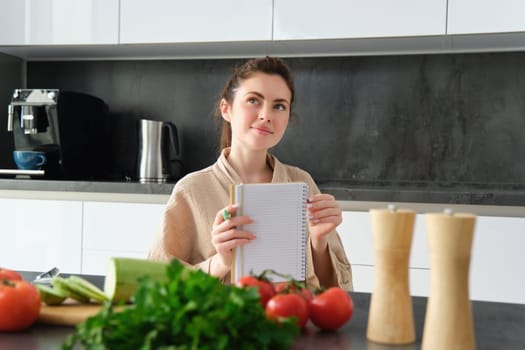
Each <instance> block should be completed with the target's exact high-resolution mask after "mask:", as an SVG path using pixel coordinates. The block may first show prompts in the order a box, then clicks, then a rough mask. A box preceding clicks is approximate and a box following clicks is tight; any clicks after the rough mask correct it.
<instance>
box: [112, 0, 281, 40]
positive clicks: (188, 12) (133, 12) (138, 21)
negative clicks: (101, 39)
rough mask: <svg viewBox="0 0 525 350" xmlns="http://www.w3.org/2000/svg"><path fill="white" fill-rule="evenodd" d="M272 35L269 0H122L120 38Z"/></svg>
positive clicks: (251, 37) (253, 37)
mask: <svg viewBox="0 0 525 350" xmlns="http://www.w3.org/2000/svg"><path fill="white" fill-rule="evenodd" d="M271 39H272V0H259V1H246V0H221V1H216V0H192V1H188V0H149V1H143V0H121V5H120V42H121V43H124V44H129V43H180V42H218V41H259V40H271Z"/></svg>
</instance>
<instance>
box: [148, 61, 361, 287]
mask: <svg viewBox="0 0 525 350" xmlns="http://www.w3.org/2000/svg"><path fill="white" fill-rule="evenodd" d="M293 101H294V86H293V80H292V77H291V73H290V71H289V69H288V67H287V66H286V65H285V64H284V63H283V62H282V61H281V60H280V59H278V58H272V57H265V58H259V59H252V60H249V61H247V62H246V63H244V64H243V65H241V66H239V67H237V68H236V69H235V71H234V73H233V74H232V76H231V77H230V79H229V80H228V81H227V83H226V85H225V87H224V89H223V91H222V94H221V98H220V101H219V103H218V105H217V114H218V115H219V116H221V117H222V119H223V126H222V135H221V149H222V151H221V154H220V156H219V159H218V160H217V162H216V163H215V164H213V165H211V166H210V167H207V168H205V169H202V170H199V171H196V172H194V173H190V174H188V175H186V176H185V177H184V178H182V179H181V180H179V181H178V182H177V184H176V185H175V188H174V189H173V193H172V194H171V196H170V199H169V201H168V204H167V207H166V210H165V213H164V218H163V222H162V227H161V232H160V234H159V235H158V237H157V238H156V240H155V242H154V244H153V246H152V248H151V250H150V252H149V258H150V259H155V260H164V261H169V260H171V259H173V258H177V259H179V260H180V261H182V262H183V263H185V264H187V265H190V266H193V267H196V268H200V269H202V270H203V271H206V272H208V273H209V274H211V275H213V276H216V277H218V278H220V279H221V280H222V281H223V282H225V283H229V281H230V270H231V262H232V257H233V248H235V247H238V246H241V245H243V244H248V243H249V242H250V241H251V240H253V239H256V237H255V235H253V234H252V233H251V232H247V231H244V230H241V229H237V227H242V225H245V224H249V223H251V222H252V221H251V219H250V218H249V217H247V216H233V217H232V218H231V219H227V220H225V218H224V217H223V212H224V210H227V211H228V212H230V213H232V214H235V212H236V209H237V208H236V206H235V205H228V206H225V204H226V203H228V202H229V187H230V184H232V183H263V182H299V181H301V182H306V183H307V184H308V187H309V191H310V193H309V199H308V204H307V210H308V218H309V222H308V232H309V238H308V241H309V247H310V249H308V254H307V259H308V260H307V281H306V283H307V286H308V287H309V288H316V287H319V286H323V287H330V286H340V287H341V288H344V289H346V290H352V272H351V267H350V264H349V262H348V259H347V258H346V255H345V252H344V249H343V246H342V244H341V240H340V238H339V235H338V234H337V232H336V231H335V228H336V227H337V226H338V225H339V224H340V223H341V222H342V216H341V208H340V206H339V205H338V203H337V201H336V200H335V198H334V197H333V196H331V195H328V194H321V193H320V191H319V188H318V187H317V185H316V184H315V183H314V181H313V179H312V178H311V176H310V175H309V174H308V173H307V172H305V171H303V170H301V169H299V168H297V167H292V166H289V165H285V164H283V163H281V162H279V160H277V158H275V157H274V156H273V155H271V154H270V153H268V150H269V149H270V148H272V147H274V146H275V145H277V144H278V143H279V141H280V140H281V139H282V137H283V135H284V132H285V131H286V127H287V126H288V121H289V119H290V115H291V110H292V105H293Z"/></svg>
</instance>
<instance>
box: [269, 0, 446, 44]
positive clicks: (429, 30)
mask: <svg viewBox="0 0 525 350" xmlns="http://www.w3.org/2000/svg"><path fill="white" fill-rule="evenodd" d="M445 29H446V1H445V0H428V1H419V0H401V1H390V0H370V1H363V0H324V1H321V2H320V1H311V0H308V1H304V0H275V1H274V35H273V39H274V40H293V39H343V38H370V37H403V36H421V35H444V34H445Z"/></svg>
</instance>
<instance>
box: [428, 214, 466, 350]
mask: <svg viewBox="0 0 525 350" xmlns="http://www.w3.org/2000/svg"><path fill="white" fill-rule="evenodd" d="M425 220H426V224H427V234H428V249H429V256H430V294H429V298H428V304H427V310H426V315H425V326H424V330H423V341H422V347H421V348H422V349H423V350H437V349H458V350H460V349H462V350H470V349H475V348H476V344H475V338H474V326H473V322H472V309H471V304H470V298H469V280H468V278H469V267H470V255H471V249H472V239H473V235H474V224H475V221H476V216H475V215H472V214H453V213H452V211H451V210H449V209H446V210H445V212H444V213H433V214H426V215H425Z"/></svg>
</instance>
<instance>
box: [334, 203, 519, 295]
mask: <svg viewBox="0 0 525 350" xmlns="http://www.w3.org/2000/svg"><path fill="white" fill-rule="evenodd" d="M338 232H339V234H340V235H341V240H342V241H343V245H344V247H345V251H346V253H347V255H348V258H349V259H350V262H351V263H352V267H353V271H354V280H353V282H354V288H355V290H356V291H360V292H371V291H372V288H373V278H374V274H373V272H374V246H373V241H372V230H371V221H370V214H369V213H368V212H350V211H345V212H343V223H342V224H341V225H340V227H339V228H338ZM523 246H525V218H523V217H496V216H478V217H477V219H476V226H475V231H474V241H473V244H472V253H471V264H470V276H469V278H470V280H469V284H470V297H471V299H473V300H487V301H498V302H510V303H521V304H523V303H525V294H524V293H523V290H524V289H525V280H524V279H523V278H522V276H525V255H524V254H523V253H522V250H523V249H522V247H523ZM430 272H431V271H430V266H429V255H428V246H427V230H426V222H425V217H424V214H417V215H416V222H415V226H414V235H413V240H412V249H411V253H410V262H409V275H410V291H411V294H412V295H420V296H428V291H429V290H430V285H429V283H430Z"/></svg>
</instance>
